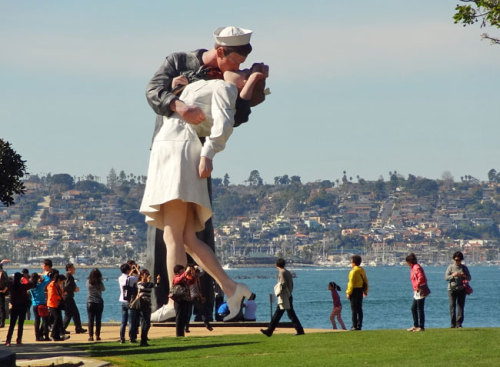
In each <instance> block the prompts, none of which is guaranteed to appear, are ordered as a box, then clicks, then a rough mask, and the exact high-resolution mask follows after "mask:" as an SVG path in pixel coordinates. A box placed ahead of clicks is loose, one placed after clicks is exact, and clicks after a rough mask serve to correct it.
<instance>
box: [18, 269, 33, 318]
mask: <svg viewBox="0 0 500 367" xmlns="http://www.w3.org/2000/svg"><path fill="white" fill-rule="evenodd" d="M21 273H22V274H23V277H22V278H21V283H23V284H28V283H29V282H30V278H31V277H30V272H29V270H28V269H23V270H22V271H21ZM30 288H33V286H32V287H30ZM26 320H31V297H28V308H27V309H26Z"/></svg>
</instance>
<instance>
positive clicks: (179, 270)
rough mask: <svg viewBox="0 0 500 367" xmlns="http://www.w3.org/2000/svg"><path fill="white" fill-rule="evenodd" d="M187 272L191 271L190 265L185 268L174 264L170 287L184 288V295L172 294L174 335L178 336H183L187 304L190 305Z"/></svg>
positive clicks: (187, 312) (187, 311) (187, 310)
mask: <svg viewBox="0 0 500 367" xmlns="http://www.w3.org/2000/svg"><path fill="white" fill-rule="evenodd" d="M189 272H191V267H190V266H188V267H187V268H186V269H185V268H184V266H182V265H176V266H175V267H174V274H175V276H174V281H173V285H172V289H174V287H182V288H183V289H185V296H183V297H179V296H175V295H174V296H173V297H174V307H175V336H178V337H180V336H184V331H185V328H186V325H187V320H188V315H189V306H190V305H191V303H190V300H191V299H190V296H189V288H188V283H187V281H188V280H187V275H188V274H189Z"/></svg>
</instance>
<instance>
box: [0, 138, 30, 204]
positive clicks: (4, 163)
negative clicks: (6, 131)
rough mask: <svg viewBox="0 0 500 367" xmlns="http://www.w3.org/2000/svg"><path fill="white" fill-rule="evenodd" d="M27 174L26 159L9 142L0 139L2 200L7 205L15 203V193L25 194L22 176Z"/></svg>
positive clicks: (0, 198) (0, 186) (0, 190)
mask: <svg viewBox="0 0 500 367" xmlns="http://www.w3.org/2000/svg"><path fill="white" fill-rule="evenodd" d="M25 174H26V165H25V161H23V160H22V159H21V156H20V155H19V154H17V153H16V152H15V151H14V150H13V149H12V148H11V146H10V143H9V142H7V141H4V140H2V139H0V201H1V202H2V203H3V204H4V205H5V206H9V205H12V204H14V198H13V195H15V194H17V195H23V194H24V192H25V187H24V183H23V182H22V181H21V178H22V177H24V175H25Z"/></svg>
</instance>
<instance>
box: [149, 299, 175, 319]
mask: <svg viewBox="0 0 500 367" xmlns="http://www.w3.org/2000/svg"><path fill="white" fill-rule="evenodd" d="M173 318H175V308H174V301H172V300H170V301H169V302H168V303H167V304H166V305H163V306H161V307H160V308H159V309H157V310H156V311H155V312H153V313H152V314H151V322H164V321H167V320H169V319H173Z"/></svg>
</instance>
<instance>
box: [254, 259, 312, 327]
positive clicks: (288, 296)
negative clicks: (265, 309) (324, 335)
mask: <svg viewBox="0 0 500 367" xmlns="http://www.w3.org/2000/svg"><path fill="white" fill-rule="evenodd" d="M285 265H286V262H285V259H282V258H279V259H277V260H276V268H277V269H278V283H277V284H276V285H275V286H274V291H275V292H274V293H275V294H276V297H278V306H277V307H276V311H274V315H273V317H272V318H271V322H270V323H269V325H268V327H267V329H260V332H261V333H262V334H264V335H266V336H271V335H273V332H274V329H276V327H277V326H278V323H279V322H280V319H281V316H283V313H284V312H285V311H286V313H287V315H288V318H289V319H290V321H291V322H292V324H293V326H294V328H295V330H296V334H295V335H303V334H304V329H303V328H302V325H301V324H300V321H299V318H298V317H297V315H296V314H295V310H294V309H293V297H292V292H293V277H292V274H291V273H290V272H289V271H288V270H287V269H285Z"/></svg>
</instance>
